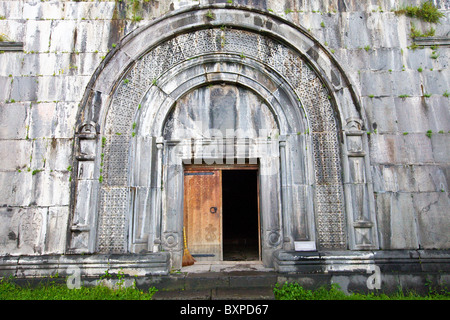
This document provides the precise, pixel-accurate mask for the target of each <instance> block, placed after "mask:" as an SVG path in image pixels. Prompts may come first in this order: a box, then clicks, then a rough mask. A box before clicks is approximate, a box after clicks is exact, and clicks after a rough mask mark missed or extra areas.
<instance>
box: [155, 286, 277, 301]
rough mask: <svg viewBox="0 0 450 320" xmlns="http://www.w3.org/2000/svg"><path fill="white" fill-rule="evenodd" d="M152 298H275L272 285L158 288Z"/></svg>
mask: <svg viewBox="0 0 450 320" xmlns="http://www.w3.org/2000/svg"><path fill="white" fill-rule="evenodd" d="M152 300H275V297H274V294H273V289H272V287H259V288H214V289H203V290H169V291H164V290H159V291H158V292H156V293H155V294H154V295H153V297H152Z"/></svg>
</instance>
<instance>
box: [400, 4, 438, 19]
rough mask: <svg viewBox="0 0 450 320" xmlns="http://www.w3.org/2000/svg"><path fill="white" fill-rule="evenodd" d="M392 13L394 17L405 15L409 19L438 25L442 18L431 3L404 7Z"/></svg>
mask: <svg viewBox="0 0 450 320" xmlns="http://www.w3.org/2000/svg"><path fill="white" fill-rule="evenodd" d="M394 13H395V14H396V15H406V16H408V17H411V18H418V19H420V20H423V21H426V22H431V23H438V22H439V20H440V19H441V18H442V17H443V16H444V14H443V13H442V12H440V11H439V10H438V8H436V7H435V6H434V4H433V3H432V2H431V1H427V2H424V3H422V5H420V6H406V7H404V8H401V9H399V10H396V11H394Z"/></svg>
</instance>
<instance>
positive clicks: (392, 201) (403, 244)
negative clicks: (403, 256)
mask: <svg viewBox="0 0 450 320" xmlns="http://www.w3.org/2000/svg"><path fill="white" fill-rule="evenodd" d="M376 201H377V208H378V212H377V218H378V225H379V227H380V247H381V248H383V249H417V248H418V247H419V239H418V237H417V232H416V231H417V223H416V214H415V212H416V211H415V209H414V204H413V194H412V193H391V192H389V193H380V194H378V195H377V198H376Z"/></svg>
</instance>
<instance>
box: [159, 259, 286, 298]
mask: <svg viewBox="0 0 450 320" xmlns="http://www.w3.org/2000/svg"><path fill="white" fill-rule="evenodd" d="M277 278H278V277H277V274H276V273H275V272H274V270H273V269H271V268H265V267H264V266H263V264H262V263H261V262H260V261H242V262H236V261H217V262H196V263H195V264H194V265H192V266H187V267H183V268H182V269H181V272H180V273H173V274H171V275H169V276H167V277H166V278H165V280H164V281H162V282H160V283H158V284H156V285H155V287H156V288H158V292H157V293H155V295H154V296H153V300H273V299H275V298H274V295H273V286H274V285H275V283H276V282H277Z"/></svg>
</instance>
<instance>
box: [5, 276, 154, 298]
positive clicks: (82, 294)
mask: <svg viewBox="0 0 450 320" xmlns="http://www.w3.org/2000/svg"><path fill="white" fill-rule="evenodd" d="M155 292H156V289H154V288H150V289H149V291H148V292H144V291H142V290H139V289H137V288H135V287H128V288H119V289H110V288H108V287H106V286H103V285H98V286H95V287H80V288H79V289H69V288H68V287H67V286H66V285H65V284H61V283H52V282H50V283H48V284H41V285H38V286H36V287H32V286H25V287H22V286H19V285H17V284H16V283H14V281H9V280H5V279H2V280H0V300H151V299H152V296H153V294H154V293H155Z"/></svg>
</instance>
